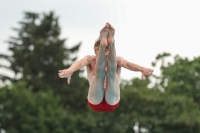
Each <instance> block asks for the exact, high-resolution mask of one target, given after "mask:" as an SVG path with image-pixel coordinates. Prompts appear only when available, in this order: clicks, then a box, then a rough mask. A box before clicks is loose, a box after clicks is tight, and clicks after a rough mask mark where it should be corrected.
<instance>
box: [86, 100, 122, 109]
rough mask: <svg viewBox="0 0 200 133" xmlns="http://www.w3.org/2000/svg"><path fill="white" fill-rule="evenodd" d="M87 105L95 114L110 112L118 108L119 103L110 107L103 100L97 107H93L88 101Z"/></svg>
mask: <svg viewBox="0 0 200 133" xmlns="http://www.w3.org/2000/svg"><path fill="white" fill-rule="evenodd" d="M88 105H89V106H90V108H92V109H93V110H95V111H97V112H111V111H113V110H115V109H116V108H117V107H118V105H119V102H118V103H117V104H115V105H110V104H108V103H107V102H106V100H105V98H103V100H102V102H101V103H99V104H97V105H94V104H92V103H90V102H89V101H88Z"/></svg>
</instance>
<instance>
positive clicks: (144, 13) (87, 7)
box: [0, 0, 200, 79]
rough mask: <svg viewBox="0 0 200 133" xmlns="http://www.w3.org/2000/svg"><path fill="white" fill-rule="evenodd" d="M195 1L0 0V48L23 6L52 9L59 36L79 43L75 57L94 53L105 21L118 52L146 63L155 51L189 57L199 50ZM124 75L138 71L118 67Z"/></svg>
mask: <svg viewBox="0 0 200 133" xmlns="http://www.w3.org/2000/svg"><path fill="white" fill-rule="evenodd" d="M199 7H200V1H199V0H0V52H1V53H2V52H3V53H6V52H7V44H5V43H4V41H5V40H6V39H8V37H9V36H10V35H13V34H14V32H13V31H12V30H11V27H17V26H18V22H19V21H21V20H23V12H24V11H32V12H37V13H43V12H47V13H48V12H49V11H54V12H55V14H56V16H59V17H60V19H59V23H60V26H61V29H62V34H61V37H62V38H67V39H68V40H67V42H66V45H67V46H68V47H71V46H73V45H75V44H77V43H79V42H82V46H81V49H80V51H79V55H78V56H79V59H80V58H81V57H83V56H85V55H87V54H93V44H94V42H95V40H96V39H97V37H98V36H99V31H100V29H101V28H102V27H103V26H104V25H105V23H106V22H110V23H111V24H112V25H113V26H114V27H115V29H116V35H115V42H116V50H117V55H120V56H122V57H124V58H125V59H127V60H128V61H131V62H134V63H136V64H139V65H142V66H145V67H151V62H152V61H153V60H154V59H155V56H156V55H157V54H158V53H162V52H169V53H171V54H172V55H176V54H179V55H180V56H182V57H188V58H190V59H193V57H197V56H199V55H200V52H199V49H198V46H199V45H200V8H199ZM155 73H159V72H158V70H157V69H155ZM121 75H122V78H123V79H131V78H133V77H136V76H140V73H134V72H132V73H130V72H129V71H128V70H125V69H123V70H122V74H121Z"/></svg>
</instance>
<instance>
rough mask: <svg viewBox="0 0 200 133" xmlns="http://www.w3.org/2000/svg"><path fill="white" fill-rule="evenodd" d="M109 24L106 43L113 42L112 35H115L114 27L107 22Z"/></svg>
mask: <svg viewBox="0 0 200 133" xmlns="http://www.w3.org/2000/svg"><path fill="white" fill-rule="evenodd" d="M107 24H108V25H109V32H108V44H112V43H113V42H114V36H115V29H114V27H113V26H112V25H111V24H109V23H107Z"/></svg>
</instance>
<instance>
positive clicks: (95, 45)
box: [94, 37, 109, 51]
mask: <svg viewBox="0 0 200 133" xmlns="http://www.w3.org/2000/svg"><path fill="white" fill-rule="evenodd" d="M100 42H101V38H100V37H99V38H98V39H97V40H96V41H95V43H94V51H95V50H96V49H97V48H98V50H99V46H100ZM106 50H109V45H107V46H106Z"/></svg>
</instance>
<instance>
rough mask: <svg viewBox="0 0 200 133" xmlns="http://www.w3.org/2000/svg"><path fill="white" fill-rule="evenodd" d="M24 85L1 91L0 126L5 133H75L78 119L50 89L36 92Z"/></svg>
mask: <svg viewBox="0 0 200 133" xmlns="http://www.w3.org/2000/svg"><path fill="white" fill-rule="evenodd" d="M31 89H32V88H27V87H26V85H25V83H24V82H18V83H17V84H15V85H12V86H5V87H3V88H0V125H1V128H2V129H4V130H5V131H6V133H35V132H38V133H63V132H71V131H73V129H72V127H74V126H73V125H74V123H75V122H76V118H74V116H73V115H72V114H71V113H70V112H67V111H66V110H65V109H64V108H63V106H61V105H59V102H60V97H59V96H55V95H54V94H53V92H52V91H51V90H49V91H47V92H45V93H44V92H43V93H34V92H32V90H31Z"/></svg>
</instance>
